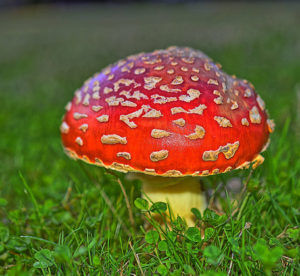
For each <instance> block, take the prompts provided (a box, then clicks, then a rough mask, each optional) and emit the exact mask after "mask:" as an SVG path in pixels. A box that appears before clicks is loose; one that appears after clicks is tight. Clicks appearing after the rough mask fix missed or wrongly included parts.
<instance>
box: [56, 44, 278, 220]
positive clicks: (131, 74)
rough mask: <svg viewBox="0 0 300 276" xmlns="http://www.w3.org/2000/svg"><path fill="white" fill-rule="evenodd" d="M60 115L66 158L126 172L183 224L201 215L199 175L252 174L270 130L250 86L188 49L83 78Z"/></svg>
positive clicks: (141, 58) (128, 62) (122, 62)
mask: <svg viewBox="0 0 300 276" xmlns="http://www.w3.org/2000/svg"><path fill="white" fill-rule="evenodd" d="M66 110H67V112H66V114H65V116H64V118H63V122H62V124H61V127H60V130H61V136H62V141H63V146H64V149H65V152H66V153H67V154H68V155H69V156H70V157H72V158H74V159H81V160H83V161H85V162H87V163H89V164H94V165H98V166H101V167H105V168H107V169H113V170H117V171H120V172H124V173H131V174H134V175H135V176H136V177H138V178H139V179H141V180H142V181H143V191H144V193H145V194H146V195H147V196H148V197H149V198H150V199H151V200H153V201H154V202H155V201H168V202H169V204H170V206H171V209H172V211H173V214H174V215H180V216H181V217H183V218H185V220H186V222H187V223H188V225H191V224H192V223H193V217H192V213H191V212H190V210H191V208H193V207H195V208H198V209H199V210H200V211H203V210H204V209H205V208H206V200H205V197H204V194H203V192H202V191H201V185H200V181H199V177H203V176H207V175H214V174H219V173H225V172H228V171H231V170H234V169H241V168H248V167H249V166H250V165H251V164H253V167H256V166H258V165H259V164H261V163H262V162H263V160H264V158H263V157H262V156H261V155H260V152H262V151H263V150H264V149H265V148H266V147H267V145H268V139H269V133H270V132H272V130H273V128H274V123H273V121H272V120H269V119H268V116H267V113H266V110H265V104H264V102H263V100H262V99H261V98H260V96H258V95H257V94H256V92H255V90H254V87H253V85H252V84H251V83H249V82H248V81H246V80H240V79H237V78H236V77H235V76H229V75H228V74H226V73H225V72H223V71H222V70H221V66H220V65H219V64H215V63H214V62H213V61H212V60H211V59H210V58H209V57H207V56H206V55H205V54H204V53H202V52H200V51H197V50H194V49H191V48H179V47H170V48H167V49H166V50H157V51H154V52H151V53H141V54H138V55H134V56H129V57H128V58H126V59H124V60H120V61H118V62H117V63H115V64H113V65H111V66H108V67H107V68H105V69H103V70H102V71H101V72H100V73H97V74H95V75H94V76H93V77H92V78H90V79H88V80H87V81H86V82H85V83H84V85H83V86H82V87H81V88H80V89H78V90H77V91H76V92H75V97H74V98H73V100H72V102H69V103H68V104H67V106H66Z"/></svg>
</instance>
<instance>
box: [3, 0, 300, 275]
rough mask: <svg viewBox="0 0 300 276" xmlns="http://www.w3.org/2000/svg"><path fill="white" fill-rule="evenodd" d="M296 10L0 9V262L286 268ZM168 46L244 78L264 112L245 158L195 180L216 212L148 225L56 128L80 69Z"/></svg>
mask: <svg viewBox="0 0 300 276" xmlns="http://www.w3.org/2000/svg"><path fill="white" fill-rule="evenodd" d="M299 13H300V5H299V4H296V3H294V4H285V5H283V4H270V3H269V4H227V5H225V4H223V5H210V4H202V5H194V4H186V5H172V6H171V5H170V6H168V5H112V6H109V5H103V6H101V5H98V6H89V5H83V6H74V7H70V6H69V7H66V6H61V5H57V6H39V7H34V6H27V7H19V8H16V9H10V10H4V9H3V10H2V11H0V104H1V107H0V131H1V132H0V274H1V275H2V274H4V275H41V274H42V275H54V274H56V275H119V274H121V275H122V274H124V275H130V274H137V275H151V274H154V273H157V274H161V275H182V274H183V275H200V274H201V275H227V274H230V275H240V274H243V275H271V274H272V275H273V274H274V275H300V266H299V257H300V250H299V242H300V230H299V206H300V158H299V157H300V130H299V129H300V113H299V110H300V35H299V26H300V17H299ZM170 45H180V46H182V45H183V46H190V47H193V48H196V49H201V50H202V51H204V52H205V53H207V54H208V55H209V56H211V57H212V58H213V59H214V60H215V61H217V62H220V63H221V64H222V65H223V69H224V70H225V71H227V72H228V73H231V74H236V75H237V76H238V77H240V78H246V79H248V80H250V81H251V82H252V83H253V84H254V85H255V87H256V89H257V92H258V93H259V94H260V95H261V97H262V98H263V99H264V100H265V102H266V106H267V108H268V111H269V113H270V116H271V117H272V118H273V119H274V120H275V122H276V130H275V132H274V133H273V134H272V136H271V144H270V147H269V148H268V150H267V151H266V152H265V153H264V157H265V162H264V163H263V164H262V165H261V166H260V167H259V168H258V169H256V170H254V171H252V170H250V169H248V170H243V171H236V172H231V173H228V174H226V175H216V176H210V177H205V178H203V183H204V185H205V187H206V188H207V190H209V191H210V192H211V193H213V194H214V197H215V202H216V203H218V205H220V206H221V207H222V213H220V212H218V213H216V212H215V210H214V208H211V209H207V210H206V211H205V212H204V214H202V216H201V215H199V214H198V213H197V212H196V211H195V210H194V212H195V213H196V214H197V216H198V219H197V222H196V225H195V227H191V228H187V227H186V226H185V225H184V223H183V221H182V220H181V219H180V218H178V219H177V220H175V221H173V222H172V224H171V226H170V227H167V228H165V227H160V226H159V225H157V224H156V223H155V221H153V220H152V219H151V218H149V216H146V215H147V214H150V215H151V214H152V213H153V211H155V208H153V207H152V208H149V207H147V206H142V204H141V203H142V202H141V201H139V200H138V201H136V202H135V199H136V198H138V197H140V186H141V183H140V182H139V181H137V180H135V181H130V180H127V179H124V175H123V174H122V173H114V174H111V173H110V172H106V171H105V170H104V169H101V168H98V167H92V166H88V165H86V164H84V163H83V162H75V161H73V160H71V159H69V158H68V157H67V156H66V155H65V154H64V152H63V150H62V146H61V140H60V133H59V126H60V123H61V118H62V115H63V114H64V112H65V111H64V106H65V104H66V103H67V102H68V101H69V100H70V99H71V98H72V97H73V93H74V91H75V89H76V88H78V87H80V86H81V85H82V83H83V81H84V80H86V79H87V78H88V77H90V76H91V75H92V74H93V73H95V72H98V71H100V70H101V68H103V67H105V66H106V65H107V64H110V63H113V62H115V61H117V60H118V59H120V58H122V57H125V56H127V55H130V54H134V53H137V52H141V51H152V50H153V49H157V48H165V47H167V46H170ZM118 179H120V180H121V183H122V185H123V186H124V187H125V191H126V197H127V198H128V200H129V204H130V208H127V206H126V201H125V197H124V194H123V193H122V190H121V187H120V184H119V182H118ZM232 183H238V184H239V185H241V186H242V187H240V188H241V189H242V191H239V192H234V191H233V190H232V189H231V188H230V187H231V184H232ZM150 206H151V204H150ZM212 206H213V205H212ZM164 207H165V206H161V208H162V209H163V208H164ZM156 211H157V208H156ZM130 212H132V213H133V219H134V224H132V223H131V221H130V219H129V213H130ZM145 218H148V220H149V223H150V224H152V225H153V226H152V228H151V229H146V228H144V220H145ZM198 226H200V227H201V228H202V229H204V228H205V232H204V233H202V234H201V233H200V231H199V227H198ZM210 273H211V274H210ZM217 273H219V274H217Z"/></svg>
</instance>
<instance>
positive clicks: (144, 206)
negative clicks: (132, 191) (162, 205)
mask: <svg viewBox="0 0 300 276" xmlns="http://www.w3.org/2000/svg"><path fill="white" fill-rule="evenodd" d="M134 205H135V207H136V208H138V209H140V210H144V211H147V210H148V208H149V203H148V201H147V200H146V199H143V198H137V199H136V200H135V201H134Z"/></svg>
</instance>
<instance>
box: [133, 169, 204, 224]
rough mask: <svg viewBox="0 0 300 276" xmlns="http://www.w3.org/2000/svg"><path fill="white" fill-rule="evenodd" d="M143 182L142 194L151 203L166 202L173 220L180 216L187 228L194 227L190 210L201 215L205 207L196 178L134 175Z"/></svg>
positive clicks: (202, 194)
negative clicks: (196, 211)
mask: <svg viewBox="0 0 300 276" xmlns="http://www.w3.org/2000/svg"><path fill="white" fill-rule="evenodd" d="M135 178H138V179H140V180H141V181H142V182H143V188H142V189H143V192H144V193H145V194H146V195H147V197H149V198H150V199H151V200H152V201H153V202H158V201H162V202H167V203H168V204H169V206H170V209H171V211H172V212H171V214H172V216H173V217H174V218H176V217H177V216H180V217H181V218H183V219H185V221H186V223H187V225H188V226H193V225H195V221H194V215H193V213H192V212H191V209H192V208H197V209H198V210H199V211H200V212H201V213H203V211H204V209H205V208H206V207H207V202H206V199H205V195H204V193H203V191H202V189H201V183H200V181H199V178H197V177H180V178H174V177H158V176H147V175H140V174H139V175H135Z"/></svg>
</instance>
